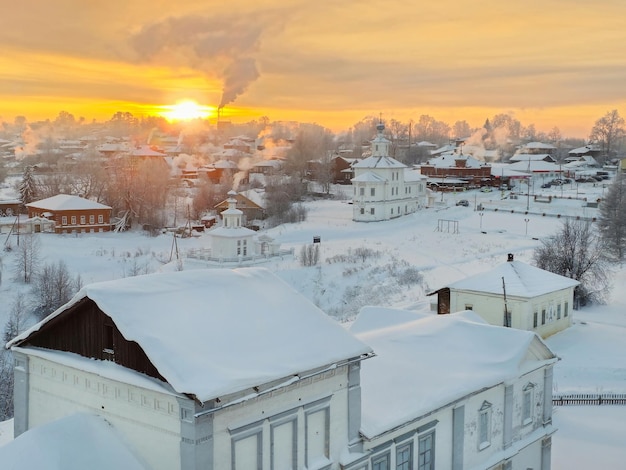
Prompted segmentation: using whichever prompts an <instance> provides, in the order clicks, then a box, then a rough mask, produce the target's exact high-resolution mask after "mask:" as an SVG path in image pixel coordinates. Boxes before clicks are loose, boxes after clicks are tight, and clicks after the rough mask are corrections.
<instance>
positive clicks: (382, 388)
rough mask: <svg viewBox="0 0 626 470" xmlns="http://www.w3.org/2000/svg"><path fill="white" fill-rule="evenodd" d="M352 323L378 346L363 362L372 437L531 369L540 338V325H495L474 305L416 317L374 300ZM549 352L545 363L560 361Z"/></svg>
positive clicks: (365, 419)
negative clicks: (531, 352) (529, 358)
mask: <svg viewBox="0 0 626 470" xmlns="http://www.w3.org/2000/svg"><path fill="white" fill-rule="evenodd" d="M396 315H398V316H399V317H400V318H394V316H396ZM383 319H384V320H383ZM402 320H403V322H402ZM385 321H388V323H386V324H385ZM351 331H353V332H356V331H359V333H357V337H358V338H360V339H361V340H362V341H363V342H365V343H367V344H369V345H370V346H371V347H372V348H373V349H374V351H375V352H376V356H375V357H374V358H371V359H368V360H366V361H364V362H363V364H362V369H361V400H362V410H363V413H362V417H361V420H362V424H361V432H362V433H363V434H364V435H365V436H366V437H368V438H372V437H374V436H377V435H380V434H382V433H383V432H385V431H388V430H390V429H393V428H395V427H397V426H400V425H402V424H403V423H406V422H407V421H411V420H414V419H417V418H419V417H420V416H424V415H426V414H427V413H428V412H430V411H432V410H436V409H439V408H441V407H443V406H445V405H447V404H449V403H452V402H454V401H455V400H458V399H460V398H462V397H465V396H467V395H470V394H471V393H472V392H475V391H476V390H482V389H485V388H489V387H493V386H495V385H498V384H500V383H503V382H505V381H507V380H509V379H512V378H515V377H516V376H517V375H518V374H519V375H521V374H524V373H526V372H528V370H526V369H525V368H524V367H525V365H524V364H523V362H524V358H525V357H526V354H527V352H528V348H529V346H530V344H531V342H532V341H537V342H540V340H539V339H538V338H537V336H536V335H535V334H534V333H532V332H529V331H522V330H516V329H511V328H501V327H497V326H493V325H489V324H487V323H485V322H484V321H483V320H482V319H480V317H478V315H476V314H475V313H473V312H469V311H468V312H461V313H454V314H451V315H432V314H431V315H420V316H417V315H415V314H414V319H411V317H410V315H409V314H408V313H407V312H394V311H392V310H390V309H374V308H368V309H365V310H364V311H363V312H362V313H361V314H360V315H359V316H358V317H357V319H356V321H355V322H354V324H353V326H352V328H351ZM435 351H436V352H437V353H434V352H435ZM443 351H446V354H441V353H442V352H443ZM545 352H546V358H545V359H546V360H545V362H544V363H549V362H555V361H556V358H555V357H554V356H553V355H552V354H550V353H549V351H548V349H547V348H545ZM540 364H541V363H539V362H533V363H532V364H531V366H532V367H534V368H537V367H538V366H539V365H540ZM440 371H445V374H442V373H440ZM389 384H402V386H401V387H397V386H396V387H390V386H389Z"/></svg>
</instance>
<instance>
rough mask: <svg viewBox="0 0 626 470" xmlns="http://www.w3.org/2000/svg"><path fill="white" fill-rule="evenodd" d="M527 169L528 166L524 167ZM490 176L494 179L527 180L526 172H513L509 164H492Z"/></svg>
mask: <svg viewBox="0 0 626 470" xmlns="http://www.w3.org/2000/svg"><path fill="white" fill-rule="evenodd" d="M526 168H528V166H527V167H526ZM491 176H495V177H496V178H503V177H504V178H528V177H529V175H528V172H523V171H519V170H514V169H512V168H511V165H510V164H509V163H492V164H491Z"/></svg>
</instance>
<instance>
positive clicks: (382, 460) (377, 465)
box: [372, 453, 389, 470]
mask: <svg viewBox="0 0 626 470" xmlns="http://www.w3.org/2000/svg"><path fill="white" fill-rule="evenodd" d="M372 470H389V453H387V454H384V455H379V456H378V457H374V458H373V459H372Z"/></svg>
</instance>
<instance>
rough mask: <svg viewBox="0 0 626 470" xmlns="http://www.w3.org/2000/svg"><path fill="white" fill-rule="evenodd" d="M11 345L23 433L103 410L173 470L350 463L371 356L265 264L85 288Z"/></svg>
mask: <svg viewBox="0 0 626 470" xmlns="http://www.w3.org/2000/svg"><path fill="white" fill-rule="evenodd" d="M86 331H89V332H90V333H89V334H85V332H86ZM9 347H12V350H13V353H14V357H15V374H16V375H15V378H16V380H15V384H16V385H15V387H16V388H15V393H16V395H15V398H16V400H15V435H16V436H19V435H20V434H22V433H24V432H26V431H29V430H30V429H34V428H37V427H38V426H42V425H45V424H46V423H51V422H53V421H55V420H58V419H60V418H64V417H66V416H69V415H72V414H74V413H77V412H87V413H91V414H98V415H100V416H102V417H104V418H105V419H106V420H107V421H108V422H109V423H110V424H111V425H112V426H113V427H114V428H115V430H116V432H118V433H120V434H121V436H122V439H123V440H124V441H125V442H126V443H127V444H128V445H129V446H130V447H131V448H132V449H133V450H134V451H135V453H136V454H137V455H138V456H139V457H140V458H141V460H142V461H143V462H145V463H146V466H147V467H148V468H151V469H163V470H176V469H198V470H200V469H202V470H210V469H215V470H223V469H233V470H240V469H251V468H254V469H270V468H309V469H339V461H340V459H341V457H342V455H344V454H345V453H346V452H348V449H349V448H350V447H351V446H352V445H355V443H358V441H359V435H358V431H359V428H360V422H359V418H360V388H359V371H360V362H361V360H362V359H364V358H367V357H369V356H370V355H371V353H372V351H371V348H370V347H369V346H367V345H366V344H364V343H363V342H361V341H359V340H358V339H356V338H355V337H354V336H353V335H351V334H350V333H349V332H347V331H346V330H345V329H344V328H343V327H342V326H340V325H339V324H338V323H336V322H335V321H333V320H331V319H330V318H328V317H327V316H326V315H325V314H324V313H323V312H322V311H321V310H319V309H318V308H317V307H315V305H313V304H312V303H311V302H309V301H308V300H307V299H305V298H304V297H303V296H302V295H300V294H298V293H297V292H295V291H294V290H293V289H291V288H290V287H289V286H288V285H287V284H285V283H284V282H283V281H281V280H280V279H279V278H278V277H276V276H275V275H273V274H271V273H270V272H269V271H267V270H264V269H259V268H246V269H241V270H215V269H208V270H191V271H182V272H176V273H162V274H151V275H146V276H137V277H132V278H125V279H120V280H117V281H110V282H102V283H97V284H92V285H88V286H85V287H84V288H83V289H81V291H80V292H79V293H78V294H77V295H76V296H75V297H74V298H73V299H72V300H71V301H70V302H69V303H68V304H66V305H65V306H63V307H61V308H60V309H59V310H57V311H56V312H54V313H53V314H51V315H50V316H48V317H47V318H46V319H44V320H43V321H42V322H40V323H38V324H37V325H35V326H34V327H32V328H31V329H29V330H28V331H26V332H25V333H24V334H22V335H20V336H19V337H17V338H16V339H14V340H13V341H12V342H11V343H10V344H9ZM2 459H3V457H2V451H1V450H0V467H2V464H1V463H2Z"/></svg>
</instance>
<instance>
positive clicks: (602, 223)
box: [598, 173, 626, 261]
mask: <svg viewBox="0 0 626 470" xmlns="http://www.w3.org/2000/svg"><path fill="white" fill-rule="evenodd" d="M598 229H599V230H600V235H601V237H602V240H603V241H604V243H605V246H606V248H607V251H608V252H609V253H610V254H611V255H613V256H614V257H615V258H616V259H617V260H619V261H622V260H623V259H624V244H625V243H626V175H624V174H623V173H620V174H618V175H617V176H616V177H615V180H614V181H613V183H612V184H611V186H610V187H609V190H608V192H607V194H606V197H605V198H604V200H603V201H602V203H601V204H600V217H598Z"/></svg>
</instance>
